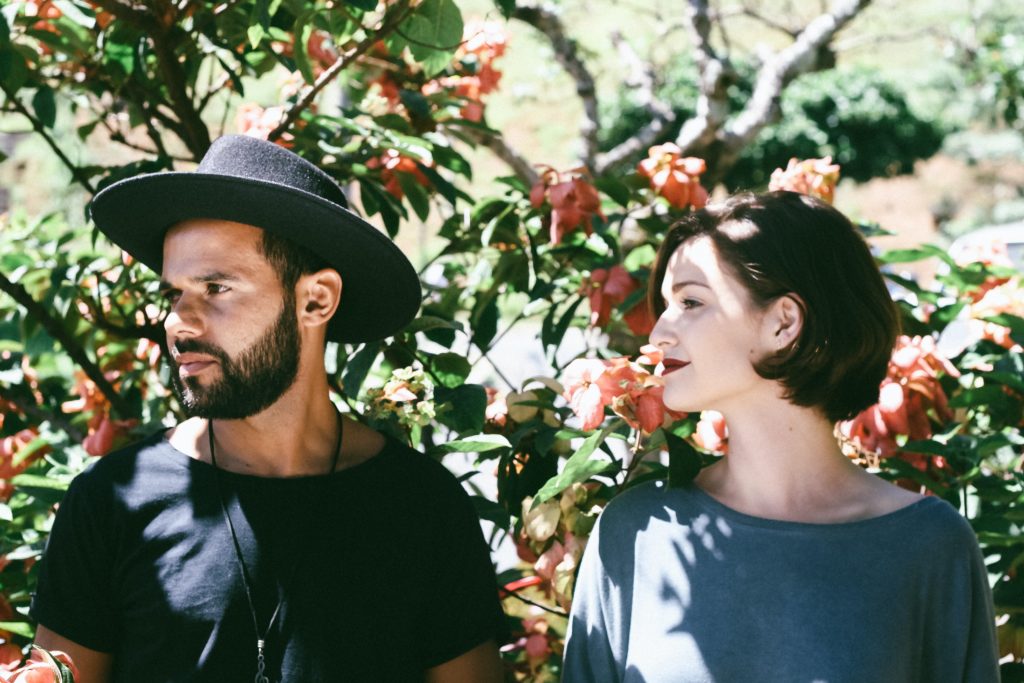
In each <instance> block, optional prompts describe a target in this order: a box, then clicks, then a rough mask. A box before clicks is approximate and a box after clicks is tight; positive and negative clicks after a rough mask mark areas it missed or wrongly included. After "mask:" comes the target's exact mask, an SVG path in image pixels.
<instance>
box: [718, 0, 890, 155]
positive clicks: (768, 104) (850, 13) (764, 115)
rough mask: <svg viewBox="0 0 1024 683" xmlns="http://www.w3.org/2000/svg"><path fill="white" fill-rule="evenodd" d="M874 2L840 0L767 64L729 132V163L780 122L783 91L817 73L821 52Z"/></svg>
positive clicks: (728, 127)
mask: <svg viewBox="0 0 1024 683" xmlns="http://www.w3.org/2000/svg"><path fill="white" fill-rule="evenodd" d="M870 2H871V0H837V1H836V2H835V3H834V4H833V6H832V9H831V11H830V12H827V13H825V14H822V15H820V16H818V17H817V18H815V19H814V20H812V21H811V22H810V23H809V24H807V26H806V27H805V28H804V30H803V31H801V32H800V35H798V36H797V38H796V40H795V41H794V42H793V44H792V45H790V46H789V47H787V48H785V49H783V50H781V51H779V52H777V53H776V54H775V55H773V56H772V57H771V58H770V59H769V60H768V61H766V62H765V63H764V65H763V66H762V67H761V69H760V71H759V72H758V76H757V82H756V84H755V86H754V93H753V95H752V96H751V98H750V101H749V102H748V103H747V106H746V107H745V108H744V109H743V111H742V112H740V113H739V115H738V116H736V118H735V119H733V120H732V121H731V122H729V123H728V124H727V126H726V128H725V131H724V136H723V137H724V142H725V147H726V154H727V157H728V158H729V159H735V157H736V156H738V155H739V152H740V150H742V149H743V147H744V146H746V145H747V144H748V143H749V142H750V141H751V140H753V139H754V137H755V136H756V135H757V134H758V133H760V132H761V130H762V129H763V128H764V127H765V126H766V125H768V124H769V123H773V122H774V121H776V120H778V117H779V115H780V113H781V110H780V100H781V97H782V90H783V89H784V88H785V87H786V86H787V85H789V83H790V82H791V81H792V80H793V79H794V78H796V77H797V76H799V75H801V74H804V73H808V72H810V71H813V70H814V68H815V65H816V61H817V57H818V53H819V51H820V50H821V49H822V48H824V47H825V46H827V45H828V43H829V42H830V41H831V40H832V38H833V37H834V36H835V34H836V33H837V32H838V31H839V30H840V29H841V28H843V27H844V26H846V24H848V23H849V22H850V20H852V19H853V18H854V17H855V16H857V14H859V13H860V11H861V10H863V9H864V8H865V7H867V6H868V4H870Z"/></svg>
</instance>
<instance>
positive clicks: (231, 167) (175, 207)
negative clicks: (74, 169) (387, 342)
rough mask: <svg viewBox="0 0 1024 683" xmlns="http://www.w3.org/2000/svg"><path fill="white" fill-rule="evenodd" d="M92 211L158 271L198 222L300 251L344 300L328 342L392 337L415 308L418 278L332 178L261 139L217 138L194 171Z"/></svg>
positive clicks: (113, 192)
mask: <svg viewBox="0 0 1024 683" xmlns="http://www.w3.org/2000/svg"><path fill="white" fill-rule="evenodd" d="M90 213H91V215H92V219H93V221H94V222H95V224H96V227H97V228H99V229H100V230H101V231H102V232H103V233H104V234H106V235H107V237H109V238H110V239H111V240H112V241H113V242H114V243H115V244H117V245H118V246H120V247H121V248H122V249H124V250H125V251H126V252H128V253H129V254H131V255H132V256H133V257H135V258H136V259H138V260H139V261H141V262H142V263H144V264H146V265H147V266H149V267H150V268H152V269H153V270H155V271H156V272H158V273H159V272H160V271H161V268H162V265H163V244H164V235H165V234H166V232H167V230H168V229H169V228H170V227H171V226H173V225H175V224H177V223H180V222H182V221H185V220H190V219H195V218H210V219H220V220H229V221H235V222H237V223H245V224H247V225H252V226H255V227H258V228H262V229H264V230H268V231H270V232H272V233H274V234H275V235H279V236H281V237H284V238H286V239H288V240H291V241H292V242H294V243H296V244H299V245H301V246H303V247H306V248H307V249H309V250H310V251H312V252H313V253H314V254H316V255H317V256H319V257H321V258H322V259H323V260H324V261H325V262H326V263H327V264H329V265H330V266H331V267H332V268H335V269H337V271H338V273H340V274H341V278H342V294H341V303H340V305H339V307H338V310H337V312H336V313H335V314H334V317H333V318H331V321H330V322H329V323H328V325H327V338H328V339H330V340H333V341H341V342H361V341H371V340H375V339H382V338H384V337H387V336H390V335H392V334H394V333H396V332H398V331H399V330H401V329H402V328H403V327H404V326H405V325H406V324H408V323H409V321H410V320H412V318H413V316H415V315H416V311H417V309H418V308H419V305H420V282H419V278H418V277H417V275H416V271H415V270H414V269H413V267H412V264H411V263H409V259H407V258H406V257H405V255H404V254H403V253H402V252H401V250H399V249H398V247H396V246H395V244H394V242H392V241H391V240H390V239H389V238H388V237H387V236H385V235H384V234H383V233H381V232H380V231H379V230H377V229H376V228H374V227H373V226H372V225H370V224H369V223H367V222H366V221H364V220H363V219H362V218H360V217H359V216H357V215H356V214H355V213H353V212H352V211H350V210H349V208H348V201H347V200H346V199H345V195H344V193H343V192H342V191H341V188H340V187H338V184H337V183H335V182H334V180H333V179H332V178H331V177H330V176H328V175H327V174H326V173H324V172H323V171H322V170H320V169H319V168H317V167H316V166H314V165H313V164H311V163H309V162H308V161H306V160H305V159H303V158H301V157H299V156H298V155H296V154H294V153H292V152H290V151H288V150H286V149H284V148H283V147H280V146H279V145H275V144H273V143H271V142H267V141H265V140H259V139H257V138H252V137H247V136H242V135H229V136H225V137H222V138H220V139H218V140H216V141H215V142H214V143H213V144H212V145H211V146H210V149H209V150H208V151H207V152H206V155H205V156H203V159H202V161H201V162H200V163H199V166H198V168H196V170H195V171H191V172H169V173H154V174H149V175H141V176H136V177H134V178H129V179H127V180H122V181H119V182H117V183H114V184H113V185H111V186H110V187H107V188H105V189H104V190H102V191H101V192H100V193H99V194H97V195H96V196H95V197H94V198H93V200H92V203H91V204H90Z"/></svg>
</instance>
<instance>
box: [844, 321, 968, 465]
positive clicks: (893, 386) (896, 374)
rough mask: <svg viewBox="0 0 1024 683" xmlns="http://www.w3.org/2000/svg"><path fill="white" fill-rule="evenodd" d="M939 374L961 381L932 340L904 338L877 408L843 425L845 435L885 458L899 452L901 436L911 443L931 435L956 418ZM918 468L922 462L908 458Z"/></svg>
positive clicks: (890, 368)
mask: <svg viewBox="0 0 1024 683" xmlns="http://www.w3.org/2000/svg"><path fill="white" fill-rule="evenodd" d="M940 373H942V374H946V375H950V376H952V377H959V376H960V372H959V370H957V369H956V367H954V366H953V365H952V364H951V363H950V362H949V361H948V360H947V359H946V358H945V357H944V356H942V354H940V353H939V351H938V350H937V349H936V347H935V340H934V339H932V338H931V337H908V336H906V335H904V336H901V337H900V338H899V341H898V342H897V344H896V350H895V351H893V354H892V358H891V359H890V361H889V371H888V374H887V375H886V377H885V379H883V380H882V384H881V386H880V387H879V394H878V403H876V404H875V405H873V406H871V407H870V408H868V409H866V410H865V411H863V412H862V413H860V414H859V415H857V416H856V417H854V418H853V419H852V420H847V421H845V422H843V423H841V424H840V426H839V429H840V433H841V434H842V435H843V436H844V437H845V438H847V439H849V440H850V441H851V442H852V443H853V444H854V445H856V446H857V447H859V448H860V449H861V450H864V451H868V452H871V453H875V454H877V455H879V456H881V457H883V458H886V457H890V456H893V455H896V454H898V453H899V448H900V447H899V443H898V442H897V438H896V437H897V436H906V437H909V438H910V439H912V440H920V439H927V438H928V437H930V436H931V435H932V421H933V420H934V421H936V422H938V423H940V424H941V423H944V422H946V421H948V420H950V419H952V417H953V411H952V410H950V408H949V403H948V399H947V397H946V392H945V391H944V390H943V389H942V385H941V384H940V383H939V375H940ZM907 459H908V460H911V461H912V462H914V464H918V460H919V459H917V458H907Z"/></svg>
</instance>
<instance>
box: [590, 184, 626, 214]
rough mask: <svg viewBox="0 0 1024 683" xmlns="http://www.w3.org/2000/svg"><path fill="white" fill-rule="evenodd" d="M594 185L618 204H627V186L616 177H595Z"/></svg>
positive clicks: (624, 205)
mask: <svg viewBox="0 0 1024 683" xmlns="http://www.w3.org/2000/svg"><path fill="white" fill-rule="evenodd" d="M594 187H596V188H597V189H598V190H600V191H601V192H604V193H605V194H606V195H608V196H609V197H611V198H612V201H614V202H615V203H616V204H618V205H619V206H621V207H623V208H625V207H626V206H628V205H629V196H630V195H629V187H627V186H626V185H625V184H624V183H623V182H622V181H621V180H619V179H617V178H596V179H595V180H594Z"/></svg>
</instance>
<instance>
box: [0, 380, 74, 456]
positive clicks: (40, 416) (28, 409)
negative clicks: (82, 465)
mask: <svg viewBox="0 0 1024 683" xmlns="http://www.w3.org/2000/svg"><path fill="white" fill-rule="evenodd" d="M0 399H3V400H4V401H7V402H8V403H13V404H14V405H15V406H16V407H17V408H18V410H20V411H21V412H22V413H24V414H25V415H26V416H27V417H31V418H33V419H35V420H39V421H40V422H50V423H51V424H53V426H55V427H59V428H60V429H63V430H64V433H65V434H67V435H68V436H69V437H70V438H71V440H72V441H78V442H81V441H82V440H84V439H85V434H83V433H82V430H81V429H78V428H77V427H75V426H74V425H73V424H71V421H70V420H68V418H67V417H65V416H64V414H63V413H51V412H50V411H48V410H45V409H43V408H42V407H40V406H39V405H38V404H37V403H35V402H31V403H30V402H29V401H26V400H25V399H24V398H23V397H21V396H16V395H15V394H13V393H12V392H10V391H5V387H3V386H0Z"/></svg>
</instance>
